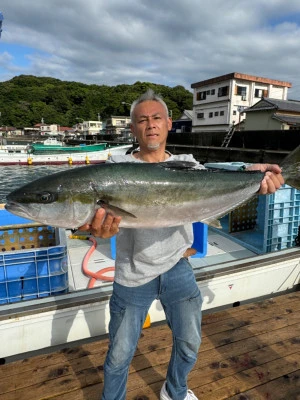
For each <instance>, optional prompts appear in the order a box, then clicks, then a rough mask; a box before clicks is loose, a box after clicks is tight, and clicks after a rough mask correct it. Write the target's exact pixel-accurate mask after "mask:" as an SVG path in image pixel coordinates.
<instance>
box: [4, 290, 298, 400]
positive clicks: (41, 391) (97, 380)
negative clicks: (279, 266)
mask: <svg viewBox="0 0 300 400" xmlns="http://www.w3.org/2000/svg"><path fill="white" fill-rule="evenodd" d="M280 297H281V298H274V302H273V300H272V301H269V300H268V301H265V302H258V303H255V304H253V305H245V306H241V307H239V308H238V309H237V308H234V309H229V310H226V311H222V312H220V314H218V313H216V315H215V316H214V317H213V318H208V317H210V316H204V318H203V321H204V322H207V323H204V324H203V343H202V346H201V347H200V352H199V357H198V360H197V363H196V365H195V368H194V369H193V371H192V372H191V374H190V379H189V386H190V388H191V389H192V390H194V392H195V393H196V394H198V396H199V398H201V400H203V399H204V400H211V399H214V400H219V399H229V398H231V397H232V399H233V400H241V399H240V398H239V397H236V398H234V397H233V396H237V393H239V395H241V394H243V393H245V395H247V396H248V394H247V393H249V396H252V397H251V400H252V399H253V400H254V399H256V398H259V397H255V396H257V393H258V394H259V395H260V394H261V393H269V392H268V390H271V388H272V386H266V385H271V383H272V382H277V381H278V382H281V381H282V379H283V382H284V379H288V378H284V376H286V377H291V378H289V379H290V380H291V381H297V379H298V378H299V375H297V370H299V365H297V360H298V359H299V354H300V353H299V351H300V349H299V347H300V340H299V339H298V337H299V336H300V324H299V314H300V313H299V298H300V296H299V293H296V295H293V294H292V296H291V295H285V296H280ZM218 315H219V316H220V318H219V319H218ZM207 320H208V321H207ZM153 337H155V341H154V340H153ZM107 345H108V340H107V339H105V340H103V341H97V342H94V343H87V344H84V345H82V346H80V347H74V348H68V349H64V350H61V351H59V352H56V353H53V354H48V355H47V354H46V355H40V356H37V357H33V358H31V359H29V360H23V361H17V362H16V363H11V364H7V365H3V366H1V367H0V399H1V400H12V399H15V400H19V399H22V400H41V399H57V400H86V399H87V398H88V399H89V400H93V399H99V398H100V393H101V391H102V385H103V363H104V359H105V355H106V351H107ZM171 345H172V340H171V333H170V330H169V329H168V327H167V326H166V325H158V326H156V327H152V328H150V329H147V330H144V331H143V334H142V337H141V339H140V341H139V345H138V349H137V352H136V354H135V357H134V359H133V361H132V364H131V367H130V375H129V381H128V396H127V398H128V399H129V400H130V399H132V400H133V399H135V400H137V399H144V400H146V399H148V400H152V399H157V398H158V396H159V391H160V389H161V386H162V384H163V381H164V379H165V375H166V370H167V366H168V362H169V358H170V352H171ZM297 376H298V378H297ZM268 381H270V382H268ZM278 384H279V383H278ZM274 385H276V383H274ZM260 387H261V388H263V389H260ZM275 387H276V386H275ZM286 388H287V390H288V391H289V393H294V392H291V390H292V389H291V385H290V384H289V385H286ZM236 390H239V392H237V391H236ZM261 390H267V391H266V392H261ZM283 393H285V392H283ZM295 393H296V392H295ZM246 398H247V397H246ZM246 398H245V399H246ZM279 398H280V397H278V399H279ZM283 398H284V399H285V400H288V399H289V398H288V397H286V398H285V397H282V398H281V399H283ZM247 399H248V398H247ZM291 399H293V400H294V398H293V397H292V398H291ZM295 399H296V398H295ZM270 400H271V399H270ZM272 400H273V398H272Z"/></svg>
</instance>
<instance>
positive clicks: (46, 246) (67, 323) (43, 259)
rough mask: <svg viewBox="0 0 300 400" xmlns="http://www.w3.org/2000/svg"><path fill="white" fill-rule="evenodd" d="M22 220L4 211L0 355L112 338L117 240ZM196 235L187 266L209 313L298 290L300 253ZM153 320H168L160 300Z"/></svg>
mask: <svg viewBox="0 0 300 400" xmlns="http://www.w3.org/2000/svg"><path fill="white" fill-rule="evenodd" d="M264 197H265V196H264ZM19 218H20V217H16V216H13V215H12V214H9V213H8V212H7V211H6V210H4V209H0V244H1V248H2V254H1V255H0V303H1V304H0V335H1V341H2V343H5V346H2V348H1V357H2V358H3V359H7V361H9V360H11V359H15V357H20V355H22V357H23V358H24V356H25V353H28V352H32V351H37V350H42V349H45V348H47V347H51V346H57V345H62V344H63V345H65V344H66V343H70V342H74V341H78V340H88V339H89V338H91V337H96V336H99V335H103V334H107V332H108V323H109V299H110V296H111V293H112V281H113V278H114V259H115V238H112V239H93V238H91V237H90V236H89V234H88V233H82V232H76V233H73V232H71V231H70V230H64V229H58V228H56V229H55V228H51V227H45V226H40V225H39V224H35V223H33V222H32V221H28V220H24V219H21V220H20V219H19ZM26 224H28V226H27V227H26ZM4 236H6V237H4ZM194 237H195V241H194V245H193V246H194V247H195V248H196V250H197V253H196V254H195V255H194V256H192V257H191V258H190V263H191V266H192V267H193V270H194V273H195V277H196V281H197V283H198V286H199V288H200V290H201V293H202V297H203V300H204V302H203V311H204V313H207V312H212V311H216V310H218V309H223V308H229V307H233V306H238V305H240V304H243V303H247V302H250V301H254V300H257V299H263V298H268V297H270V296H276V295H280V294H283V293H287V292H289V291H295V290H297V288H298V285H299V275H300V263H299V257H300V248H298V247H291V248H285V249H282V250H279V251H275V252H274V251H272V252H268V253H261V252H260V251H259V250H256V249H255V247H254V246H252V247H249V246H247V243H245V242H242V241H241V240H236V239H235V237H234V236H231V235H229V234H227V233H225V232H223V231H220V230H217V229H214V228H207V225H203V224H200V223H197V224H194ZM274 239H275V238H274ZM149 316H150V321H151V323H154V322H159V321H163V320H164V319H165V315H164V312H163V309H162V306H161V304H160V302H159V301H155V302H154V303H153V304H152V305H151V308H150V310H149Z"/></svg>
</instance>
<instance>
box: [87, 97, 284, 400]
mask: <svg viewBox="0 0 300 400" xmlns="http://www.w3.org/2000/svg"><path fill="white" fill-rule="evenodd" d="M130 113H131V121H132V122H131V131H132V133H133V135H134V136H135V137H136V139H137V141H138V143H139V149H137V150H136V151H133V152H132V153H131V154H128V155H125V156H115V157H113V158H112V159H111V161H110V162H121V161H122V162H124V161H127V162H139V163H142V162H148V163H156V162H164V161H171V160H182V161H194V162H196V160H195V159H194V158H193V157H192V156H191V155H177V156H174V155H172V154H170V153H169V152H167V151H166V142H167V136H168V131H169V130H170V129H171V126H172V121H171V119H170V118H169V116H168V109H167V106H166V104H165V103H164V101H163V100H162V99H161V98H160V97H159V96H157V95H156V94H155V93H154V92H153V91H152V90H148V91H147V92H146V93H145V94H143V95H142V96H140V97H139V98H138V99H137V100H136V101H135V102H134V103H133V104H132V106H131V112H130ZM199 168H204V167H203V166H201V165H200V164H199ZM249 169H252V170H254V169H259V170H261V171H263V172H266V171H267V172H266V174H265V177H264V179H263V181H262V184H261V188H260V192H259V193H261V194H267V193H273V192H275V191H276V190H277V189H278V188H279V187H280V186H281V185H282V184H283V183H284V181H283V178H282V176H281V170H280V168H279V166H277V165H268V164H257V165H252V166H251V167H249ZM120 221H121V217H118V216H112V215H109V214H108V215H105V210H104V209H100V210H98V211H97V213H96V215H95V217H94V220H93V221H92V223H91V224H90V225H88V224H87V225H84V226H83V227H81V229H82V230H89V231H90V232H91V233H92V234H93V235H94V236H98V237H101V238H110V237H112V236H113V235H115V234H117V233H118V235H117V257H116V264H115V267H116V270H115V281H114V284H113V294H112V296H111V299H110V314H111V320H110V324H109V338H110V344H109V350H108V353H107V357H106V360H105V364H104V389H103V397H102V400H124V399H125V398H126V383H127V376H128V369H129V365H130V362H131V360H132V357H133V355H134V352H135V349H136V346H137V342H138V339H139V337H140V334H141V329H142V326H143V322H144V320H145V318H146V315H147V312H148V309H149V307H150V305H151V303H152V302H153V300H155V299H159V300H160V301H161V303H162V306H163V308H164V311H165V314H166V320H167V322H168V325H169V326H170V328H171V330H172V335H173V348H172V355H171V359H170V362H169V366H168V371H167V376H166V381H165V382H164V384H163V387H162V389H161V392H160V399H161V400H170V399H173V400H183V399H185V400H197V397H196V396H195V394H194V393H193V392H192V391H191V390H188V389H187V377H188V374H189V372H190V371H191V369H192V368H193V366H194V364H195V362H196V360H197V354H198V349H199V346H200V342H201V305H202V298H201V294H200V291H199V288H198V286H197V283H196V281H195V277H194V273H193V270H192V267H191V266H190V264H189V262H188V260H187V256H188V255H189V254H190V246H191V243H192V242H193V235H192V226H191V225H190V224H189V225H183V226H177V227H169V228H159V229H128V228H127V229H124V228H120V229H119V224H120Z"/></svg>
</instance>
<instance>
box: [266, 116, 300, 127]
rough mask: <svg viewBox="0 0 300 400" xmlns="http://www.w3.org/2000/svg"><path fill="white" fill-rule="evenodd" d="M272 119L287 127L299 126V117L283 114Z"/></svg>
mask: <svg viewBox="0 0 300 400" xmlns="http://www.w3.org/2000/svg"><path fill="white" fill-rule="evenodd" d="M272 118H274V119H277V120H278V121H281V122H285V123H286V124H288V125H295V126H300V115H299V117H295V116H291V115H285V114H274V115H273V116H272Z"/></svg>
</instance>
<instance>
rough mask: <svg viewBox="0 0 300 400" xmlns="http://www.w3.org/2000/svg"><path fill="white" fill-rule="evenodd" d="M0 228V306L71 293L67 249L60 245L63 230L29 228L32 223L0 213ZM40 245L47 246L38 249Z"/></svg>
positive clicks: (2, 211) (0, 211)
mask: <svg viewBox="0 0 300 400" xmlns="http://www.w3.org/2000/svg"><path fill="white" fill-rule="evenodd" d="M0 224H1V225H0V248H1V250H2V253H0V304H6V303H13V302H17V301H21V300H29V299H36V298H41V297H46V296H50V295H56V294H61V293H66V292H68V287H69V282H68V257H67V247H66V245H64V244H62V243H60V239H61V230H60V231H59V230H58V229H55V228H52V227H38V226H36V227H35V226H30V224H31V221H28V220H25V219H24V218H19V217H17V216H14V215H12V214H10V213H8V212H7V211H6V210H0ZM20 224H22V226H20ZM26 225H27V226H26ZM4 226H5V227H6V228H4ZM8 226H9V227H8ZM22 239H24V240H22ZM41 243H42V244H45V243H46V244H47V246H46V247H37V245H38V244H39V245H40V244H41Z"/></svg>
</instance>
